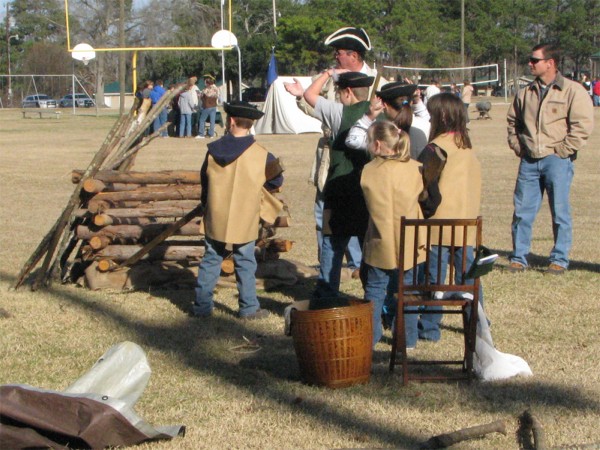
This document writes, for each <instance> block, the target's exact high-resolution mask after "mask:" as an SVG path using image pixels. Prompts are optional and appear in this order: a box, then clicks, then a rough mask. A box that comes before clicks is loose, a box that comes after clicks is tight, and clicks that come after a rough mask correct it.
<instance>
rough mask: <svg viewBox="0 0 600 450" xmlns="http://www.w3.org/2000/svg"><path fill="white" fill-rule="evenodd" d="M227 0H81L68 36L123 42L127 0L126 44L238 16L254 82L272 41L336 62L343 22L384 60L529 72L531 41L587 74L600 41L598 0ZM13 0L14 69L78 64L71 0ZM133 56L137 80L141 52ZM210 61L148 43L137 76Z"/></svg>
mask: <svg viewBox="0 0 600 450" xmlns="http://www.w3.org/2000/svg"><path fill="white" fill-rule="evenodd" d="M121 2H123V4H121ZM228 4H229V2H228V0H226V1H225V2H224V7H223V8H222V7H221V1H220V0H160V1H158V0H140V1H136V2H134V1H132V0H71V2H70V3H69V27H70V43H71V46H72V47H73V46H74V45H75V44H77V43H79V42H86V43H88V44H90V45H92V46H93V47H95V48H113V47H119V46H120V45H119V44H120V39H119V27H120V25H121V20H120V10H121V6H123V9H124V17H123V21H122V25H123V30H124V41H125V42H124V43H125V46H126V47H158V46H160V47H188V46H210V40H211V36H212V35H213V34H214V33H215V32H216V31H218V30H219V29H221V24H222V23H223V24H224V27H225V28H229V20H230V18H231V21H232V22H231V25H232V31H233V33H234V34H235V35H236V37H237V39H238V45H239V48H240V51H241V55H242V78H243V81H244V82H245V83H247V84H250V85H254V86H261V85H264V83H265V77H266V71H267V65H268V61H269V56H270V53H271V49H273V48H274V51H275V55H276V58H277V64H278V71H279V74H281V75H309V74H312V73H315V72H316V71H319V70H322V69H323V68H325V67H328V66H330V65H331V63H332V61H333V57H332V51H331V49H330V48H327V47H325V46H324V45H323V40H324V38H325V37H326V36H327V35H329V34H330V33H331V32H333V31H335V30H336V29H338V28H340V27H342V26H357V27H363V28H364V29H365V30H366V31H367V32H368V34H369V36H370V38H371V41H372V44H373V50H372V51H371V52H369V54H368V55H367V60H368V61H367V62H368V63H369V64H370V65H373V64H375V65H376V66H377V67H382V66H384V65H391V66H397V65H402V66H411V67H457V66H460V65H461V64H462V58H463V57H464V62H465V65H466V66H469V65H483V64H491V63H502V61H503V60H506V61H507V62H508V67H509V68H510V70H509V77H516V76H518V75H520V74H522V73H527V72H526V70H525V69H526V63H527V57H528V55H529V52H530V49H531V47H532V46H533V45H535V44H536V43H539V42H542V41H544V42H545V41H551V42H554V43H557V44H558V45H559V46H560V47H561V48H562V50H563V55H564V57H563V61H562V63H561V69H562V71H563V73H565V74H567V75H571V76H573V77H579V76H580V74H582V73H588V74H589V75H592V76H595V75H597V72H598V70H597V69H596V71H595V73H590V72H591V71H593V70H594V65H593V62H592V60H591V59H590V57H591V55H592V54H594V53H597V52H598V48H599V47H600V41H599V30H600V0H494V1H489V0H450V1H447V2H440V1H437V0H276V2H275V3H274V2H273V0H232V2H231V6H232V11H231V14H230V11H229V10H228ZM8 5H9V7H8V16H7V18H6V24H5V25H6V36H7V39H8V37H9V36H11V35H17V34H18V36H19V38H18V40H17V39H15V38H12V39H11V43H10V44H11V45H10V46H11V49H12V50H11V55H10V56H11V69H12V73H13V74H19V73H22V74H25V73H27V74H59V73H60V74H65V73H71V71H72V70H73V62H72V59H71V55H70V54H69V53H68V52H67V51H66V48H67V33H66V20H65V14H64V8H65V6H64V3H63V0H11V1H10V2H9V4H8ZM274 6H275V8H274ZM463 7H464V16H463V15H462V13H461V10H462V8H463ZM462 17H464V21H463V20H462ZM463 23H464V34H463V33H462V24H463ZM462 39H464V47H463V46H462V44H461V43H462V42H463V41H462ZM462 48H464V52H461V49H462ZM118 53H119V52H98V53H97V58H96V60H95V61H94V63H93V64H90V65H89V66H86V67H84V66H81V65H76V67H75V71H76V72H77V75H78V77H79V78H80V79H84V80H87V81H88V82H89V83H90V84H91V85H94V88H93V89H92V90H94V91H96V90H98V91H99V92H102V89H103V86H104V85H105V84H106V83H109V82H112V81H116V80H118V75H117V74H118V68H119V64H118V59H119V56H118ZM125 57H126V76H127V85H129V86H131V84H132V83H131V81H132V80H131V64H132V63H131V53H127V54H126V56H125ZM595 67H598V65H596V66H595ZM0 71H1V72H2V73H7V58H1V62H0ZM225 71H226V79H227V80H232V82H233V83H234V84H235V83H236V81H237V79H238V60H237V55H235V52H234V53H230V52H227V53H226V57H225ZM204 73H212V74H214V75H216V76H217V77H218V78H220V74H221V54H220V52H213V51H210V52H209V51H173V50H171V51H143V52H139V54H138V60H137V74H138V80H142V79H157V78H161V79H163V80H165V82H166V83H170V82H176V81H181V80H183V79H185V78H187V77H188V76H190V75H200V76H201V75H202V74H204ZM384 75H385V74H384ZM233 91H234V92H237V89H236V88H234V89H233Z"/></svg>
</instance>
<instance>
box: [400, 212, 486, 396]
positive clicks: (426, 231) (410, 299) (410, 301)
mask: <svg viewBox="0 0 600 450" xmlns="http://www.w3.org/2000/svg"><path fill="white" fill-rule="evenodd" d="M481 230H482V220H481V217H478V218H476V219H406V218H405V217H402V220H401V225H400V251H401V253H400V254H401V255H402V254H403V252H404V251H411V252H412V255H411V256H409V257H408V261H409V263H410V266H415V267H416V266H417V263H418V262H419V254H421V255H422V253H423V249H422V247H423V245H425V246H426V247H425V248H426V249H430V248H431V247H432V246H435V245H441V243H442V242H443V239H444V237H446V238H447V237H448V236H450V242H451V243H452V245H450V246H447V247H449V250H450V256H449V264H448V270H447V272H448V277H447V281H446V280H442V279H440V272H441V270H440V269H441V261H440V260H441V258H438V264H437V274H438V276H437V279H436V280H433V283H432V282H431V281H430V280H429V275H430V272H431V268H432V267H431V265H430V252H429V251H427V252H426V257H425V262H424V263H422V264H421V267H420V268H422V269H423V271H424V275H425V276H424V280H421V281H419V277H418V273H417V272H418V271H417V270H414V271H413V276H412V279H411V281H410V283H405V280H404V277H403V273H404V267H405V259H406V256H405V258H400V262H399V283H398V305H397V313H396V319H395V327H394V333H393V341H392V354H391V357H390V372H391V371H393V370H394V367H395V366H396V365H402V379H403V384H404V385H406V384H408V381H409V380H418V381H444V380H450V379H471V377H472V375H473V354H474V352H475V339H476V332H477V307H478V304H479V278H474V279H473V284H466V283H467V278H466V273H467V271H468V270H469V267H466V257H463V261H462V269H461V272H462V276H461V277H460V284H457V283H455V280H454V279H455V268H454V262H455V256H456V255H455V253H456V250H458V249H461V248H462V251H463V255H466V251H467V236H469V239H470V242H471V246H472V247H473V251H477V249H479V247H480V246H481V233H482V231H481ZM432 232H433V234H434V235H435V234H438V233H439V236H438V237H437V239H436V238H434V237H432ZM407 236H409V237H410V238H407ZM411 241H413V242H411ZM432 241H433V242H432ZM473 242H474V244H473ZM419 247H421V251H420V252H419ZM421 259H422V256H421ZM410 266H407V267H410ZM421 278H423V277H422V276H421ZM455 291H460V292H463V293H468V294H470V296H472V300H471V299H466V298H460V299H455V298H452V299H444V300H434V299H433V298H434V293H435V292H455ZM410 306H412V307H420V306H441V307H443V314H460V315H462V319H463V330H462V331H463V335H464V353H463V358H462V359H460V360H419V359H412V358H411V359H409V358H408V357H407V351H406V333H405V322H404V319H405V315H406V314H427V313H434V312H437V313H439V312H442V311H427V310H425V311H423V310H421V311H418V310H415V308H412V309H411V310H407V309H406V307H410ZM397 359H398V360H397ZM413 365H460V366H461V369H462V371H461V372H459V373H458V374H457V375H438V376H426V375H418V374H411V373H409V367H410V366H413Z"/></svg>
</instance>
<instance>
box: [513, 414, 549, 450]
mask: <svg viewBox="0 0 600 450" xmlns="http://www.w3.org/2000/svg"><path fill="white" fill-rule="evenodd" d="M517 439H518V440H519V445H520V446H521V448H524V449H532V450H546V449H547V447H546V437H545V434H544V429H543V428H542V424H541V423H540V422H539V421H538V420H537V419H536V418H535V417H533V415H532V414H531V412H530V411H529V410H525V411H523V414H521V415H520V416H519V430H518V431H517Z"/></svg>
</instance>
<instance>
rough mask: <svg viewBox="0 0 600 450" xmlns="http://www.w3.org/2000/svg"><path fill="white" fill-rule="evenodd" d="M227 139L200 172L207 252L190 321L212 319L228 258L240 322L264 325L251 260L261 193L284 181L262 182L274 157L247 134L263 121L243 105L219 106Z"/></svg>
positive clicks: (249, 106) (213, 145)
mask: <svg viewBox="0 0 600 450" xmlns="http://www.w3.org/2000/svg"><path fill="white" fill-rule="evenodd" d="M224 110H225V113H226V114H227V118H226V127H227V130H228V133H227V134H226V135H225V136H223V137H222V138H220V139H218V140H216V141H214V142H211V143H209V144H208V152H207V153H206V158H205V160H204V163H203V164H202V168H201V169H200V183H201V186H202V195H201V202H202V205H204V208H205V212H204V229H205V242H206V251H205V253H204V256H203V257H202V260H201V262H200V267H199V269H198V284H197V287H196V300H195V302H194V307H193V311H194V315H195V316H196V317H201V318H206V317H210V316H211V315H212V311H213V307H214V290H215V286H216V285H217V281H218V280H219V275H220V273H221V263H222V262H223V259H224V258H225V257H226V256H227V255H229V254H230V253H232V252H233V261H234V264H235V277H236V281H237V288H238V292H239V298H238V301H239V308H240V309H239V312H238V315H239V317H240V318H241V319H248V320H252V319H263V318H265V317H268V315H269V312H268V311H266V310H263V309H261V308H260V304H259V302H258V298H257V296H256V276H255V273H256V257H255V255H254V248H255V243H256V238H257V237H258V225H259V219H260V204H261V198H262V188H263V186H265V184H268V187H269V190H272V189H273V188H276V187H278V186H281V184H282V183H283V177H282V176H279V177H278V178H276V179H274V180H271V181H269V182H267V179H266V174H265V168H266V165H267V162H268V161H270V160H274V159H275V157H274V156H273V155H272V154H271V153H269V152H268V151H267V150H266V149H265V148H263V147H262V146H260V145H259V144H257V143H256V141H255V139H254V136H252V135H251V134H250V129H251V128H252V125H253V123H254V121H255V120H257V119H260V118H261V117H262V116H263V112H261V111H259V110H258V109H257V108H256V106H254V105H252V104H250V103H247V102H232V103H225V105H224Z"/></svg>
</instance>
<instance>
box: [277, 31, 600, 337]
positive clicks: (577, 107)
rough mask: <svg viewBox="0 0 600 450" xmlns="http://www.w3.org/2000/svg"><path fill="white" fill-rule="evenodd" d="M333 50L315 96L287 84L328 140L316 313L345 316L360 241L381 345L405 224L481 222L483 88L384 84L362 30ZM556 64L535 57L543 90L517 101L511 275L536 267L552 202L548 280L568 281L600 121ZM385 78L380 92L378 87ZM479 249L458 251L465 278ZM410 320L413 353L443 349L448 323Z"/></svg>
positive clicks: (550, 55) (548, 52) (544, 54)
mask: <svg viewBox="0 0 600 450" xmlns="http://www.w3.org/2000/svg"><path fill="white" fill-rule="evenodd" d="M325 43H326V44H327V45H330V46H331V47H333V49H334V56H335V58H336V63H337V64H336V66H335V67H334V68H330V69H327V70H326V71H324V72H322V73H321V74H319V75H318V76H316V77H315V78H313V83H312V84H311V86H310V87H308V88H307V89H306V90H304V89H303V88H302V86H301V84H300V83H299V82H298V81H295V82H294V83H287V84H286V89H287V91H288V92H289V93H291V94H292V95H294V96H296V98H297V100H298V104H299V106H300V107H301V108H303V109H304V110H305V112H307V113H309V114H311V115H312V116H314V117H316V118H317V119H319V120H321V122H322V123H323V124H324V126H325V127H326V128H327V130H328V134H329V137H328V139H327V140H326V141H324V140H323V139H322V140H321V141H320V143H319V147H318V149H317V157H318V158H319V159H320V160H321V164H323V161H326V162H327V164H328V167H327V170H323V171H322V174H323V176H322V179H321V180H319V183H320V184H319V186H318V190H317V202H318V201H322V202H323V206H322V208H323V213H322V215H315V218H316V220H317V229H318V230H322V233H323V236H322V238H321V237H320V239H321V241H320V252H319V261H320V272H319V278H318V281H317V286H316V289H315V292H314V294H313V301H312V302H311V307H326V306H324V305H330V306H335V305H336V304H339V299H340V298H343V296H341V294H340V291H339V287H340V272H341V269H342V261H343V257H344V251H345V249H346V247H347V245H348V244H349V242H350V240H351V239H352V238H353V237H356V238H357V239H358V241H359V242H360V245H361V248H362V251H363V259H362V265H361V272H360V273H361V280H362V282H363V287H364V290H365V299H367V300H370V301H372V302H373V303H374V306H375V307H374V312H373V319H374V330H375V332H374V340H373V343H374V344H375V343H376V342H378V340H379V339H380V338H381V335H382V316H383V318H384V319H385V315H386V314H390V315H393V314H394V306H395V305H394V301H393V294H394V293H395V291H397V281H398V276H399V275H400V274H398V273H397V267H398V261H399V260H400V258H403V257H404V256H403V252H404V250H403V249H400V248H399V245H398V239H399V231H398V230H399V224H400V217H402V216H405V217H408V218H421V217H424V218H475V217H477V216H478V215H479V214H480V205H481V165H480V162H479V160H478V158H477V156H476V153H475V152H474V150H473V148H472V143H471V140H470V137H469V132H468V129H467V122H468V104H469V103H470V101H471V95H472V94H473V88H472V86H471V85H470V83H468V82H467V83H465V85H464V87H463V92H462V93H461V94H462V95H461V96H457V95H455V93H449V92H440V89H439V86H438V85H437V84H436V83H432V85H431V86H430V88H431V89H429V88H428V90H429V92H427V91H426V92H425V95H424V96H423V97H424V98H423V97H422V95H421V92H420V91H419V89H418V88H417V86H416V85H412V84H409V83H407V82H406V81H402V82H391V83H387V82H386V81H385V80H383V81H382V80H381V78H380V77H377V75H376V73H375V72H374V71H372V70H371V69H370V68H369V67H368V66H367V65H366V64H365V63H364V62H363V60H364V54H365V52H366V51H368V50H370V48H371V47H370V42H369V38H368V36H367V34H366V32H365V31H364V30H362V29H358V28H352V27H347V28H343V29H340V30H338V31H336V32H335V33H333V34H332V35H330V36H329V37H328V38H327V40H326V41H325ZM558 58H559V57H558V54H557V51H556V49H554V48H553V47H552V46H550V45H547V44H543V45H540V46H536V47H534V49H533V53H532V56H531V57H530V69H531V71H532V74H533V75H535V76H536V80H535V81H534V82H533V83H532V84H531V85H530V86H529V87H527V88H526V89H524V90H522V91H521V92H519V94H518V95H517V97H516V98H515V101H514V103H513V105H512V106H511V108H510V111H509V113H508V124H509V137H508V141H509V146H510V147H511V148H512V149H513V150H514V151H515V153H516V154H517V155H518V156H519V157H521V166H520V169H519V176H518V179H517V185H516V188H515V214H514V218H513V225H512V230H513V242H514V246H513V252H512V254H511V256H510V265H509V266H508V269H509V271H511V272H518V271H523V270H525V268H526V267H527V262H526V255H527V254H528V252H529V246H530V241H531V226H532V224H533V220H534V218H535V215H536V213H537V211H538V209H539V206H540V201H541V198H542V196H543V194H544V192H547V194H548V196H549V201H550V206H551V212H552V216H553V230H554V236H555V246H554V248H553V250H552V252H551V254H550V264H549V266H548V268H547V269H546V273H549V274H553V275H558V274H562V273H563V272H564V271H565V270H566V269H567V267H568V263H569V260H568V252H569V249H570V244H571V232H572V231H571V217H570V209H569V200H568V194H569V189H570V184H571V180H572V175H573V161H574V159H575V157H576V155H577V151H578V150H580V149H581V148H583V146H584V144H585V141H586V139H587V137H588V136H589V134H590V133H591V131H592V123H593V115H592V110H591V108H592V104H591V101H589V98H588V99H585V95H586V93H585V91H584V90H583V89H581V86H580V85H578V84H577V83H571V82H570V81H569V80H566V79H564V78H563V77H562V76H561V75H560V72H558V70H557V68H556V65H557V61H558V60H559V59H558ZM352 62H354V63H355V64H352ZM376 78H377V80H378V86H373V84H374V80H375V79H376ZM332 86H333V89H332ZM373 90H374V91H375V92H374V95H373V94H372V91H373ZM303 102H306V103H307V104H308V106H309V107H310V108H305V107H303V105H302V103H303ZM319 220H320V221H321V223H319ZM442 244H443V245H441V246H433V247H431V248H430V249H428V251H429V252H430V261H433V262H432V264H431V266H432V267H434V268H435V270H433V272H435V273H432V271H430V273H429V276H430V278H431V281H434V280H435V279H436V278H437V276H438V274H437V271H438V269H437V268H438V264H437V261H438V260H439V259H441V265H439V267H440V268H441V270H442V271H443V273H442V274H441V278H442V279H443V278H444V277H445V271H446V267H447V265H448V263H449V261H450V260H451V259H450V257H449V251H450V247H449V246H448V245H449V243H447V242H443V243H442ZM472 250H473V249H472V248H469V250H468V251H467V254H465V255H463V254H462V251H461V250H457V252H458V253H459V254H456V255H455V257H454V261H455V264H456V268H457V270H456V271H455V275H456V277H457V279H460V277H462V275H463V274H462V270H461V267H462V260H463V258H464V259H466V267H467V268H469V267H470V265H471V264H472V263H473V260H474V252H473V251H472ZM405 268H406V269H408V270H407V272H406V273H405V274H403V276H406V277H411V278H412V270H418V269H419V268H418V267H405ZM480 297H481V298H482V295H480ZM332 299H333V300H332ZM406 320H407V323H406V331H407V344H408V346H409V347H414V346H415V345H416V343H417V340H418V339H425V340H430V341H437V340H439V339H440V321H441V314H423V315H422V317H418V318H417V316H416V315H409V316H407V319H406ZM384 322H385V320H384ZM409 322H410V323H409Z"/></svg>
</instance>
